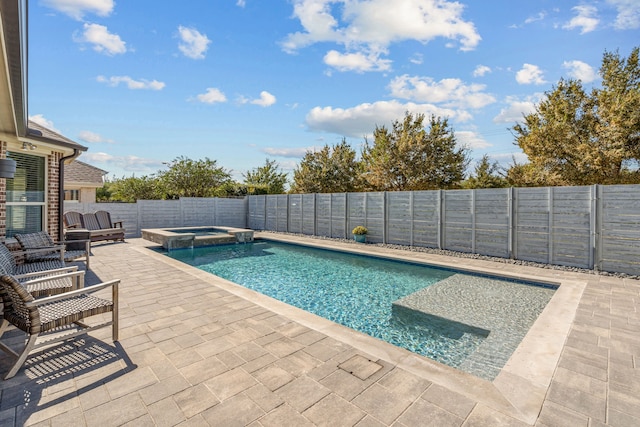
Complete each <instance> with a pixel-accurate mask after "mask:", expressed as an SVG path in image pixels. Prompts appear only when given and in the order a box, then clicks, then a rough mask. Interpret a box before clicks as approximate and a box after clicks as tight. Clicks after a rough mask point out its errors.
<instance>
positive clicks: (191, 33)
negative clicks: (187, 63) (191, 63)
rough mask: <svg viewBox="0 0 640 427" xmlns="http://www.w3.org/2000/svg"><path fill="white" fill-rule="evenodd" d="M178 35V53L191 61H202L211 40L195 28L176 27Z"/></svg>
mask: <svg viewBox="0 0 640 427" xmlns="http://www.w3.org/2000/svg"><path fill="white" fill-rule="evenodd" d="M178 33H179V36H180V40H181V43H179V44H178V49H180V52H182V53H183V54H184V56H186V57H188V58H191V59H203V58H204V53H205V52H206V51H207V49H209V44H210V43H211V40H209V38H208V37H207V36H206V35H205V34H201V33H200V32H199V31H198V30H196V29H195V28H187V27H183V26H182V25H181V26H179V27H178Z"/></svg>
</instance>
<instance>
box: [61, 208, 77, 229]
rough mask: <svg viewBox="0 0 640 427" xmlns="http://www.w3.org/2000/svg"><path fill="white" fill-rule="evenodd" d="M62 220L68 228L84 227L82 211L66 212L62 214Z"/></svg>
mask: <svg viewBox="0 0 640 427" xmlns="http://www.w3.org/2000/svg"><path fill="white" fill-rule="evenodd" d="M62 220H63V222H64V227H65V228H67V229H71V228H82V214H81V213H80V212H74V211H69V212H65V213H64V214H63V215H62Z"/></svg>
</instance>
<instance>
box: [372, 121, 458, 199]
mask: <svg viewBox="0 0 640 427" xmlns="http://www.w3.org/2000/svg"><path fill="white" fill-rule="evenodd" d="M424 119H425V116H424V114H416V115H415V117H414V116H413V115H412V114H411V113H409V112H407V113H406V114H405V117H404V120H403V121H402V122H400V121H398V120H396V121H395V122H394V123H393V125H392V129H391V130H388V129H387V128H386V127H384V126H382V127H376V129H375V131H374V133H373V145H369V143H368V141H365V146H364V148H363V151H362V167H363V171H364V179H365V180H366V182H367V185H368V188H369V189H372V190H376V191H403V190H432V189H439V188H454V187H455V186H456V185H457V184H458V183H459V182H460V181H462V179H463V178H464V173H465V170H466V168H467V165H468V164H469V159H468V150H467V149H466V148H464V147H462V148H460V147H458V146H457V143H456V138H455V134H454V132H453V129H451V128H450V127H449V123H448V120H447V119H441V118H439V117H438V118H436V117H435V116H431V118H430V120H429V129H428V130H426V129H425V127H424V125H423V123H424Z"/></svg>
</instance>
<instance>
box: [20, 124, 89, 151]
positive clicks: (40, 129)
mask: <svg viewBox="0 0 640 427" xmlns="http://www.w3.org/2000/svg"><path fill="white" fill-rule="evenodd" d="M27 136H29V137H31V138H36V139H43V140H46V141H47V142H50V143H53V144H58V145H63V146H65V147H70V148H75V149H78V150H80V151H87V147H85V146H83V145H80V144H78V143H77V142H75V141H72V140H70V139H69V138H67V137H66V136H63V135H60V134H59V133H57V132H54V131H52V130H51V129H49V128H46V127H44V126H42V125H39V124H38V123H36V122H34V121H32V120H29V130H28V131H27Z"/></svg>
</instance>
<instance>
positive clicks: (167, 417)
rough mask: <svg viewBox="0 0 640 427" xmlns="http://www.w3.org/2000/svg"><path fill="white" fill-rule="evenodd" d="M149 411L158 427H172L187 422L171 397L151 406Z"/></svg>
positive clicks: (148, 408)
mask: <svg viewBox="0 0 640 427" xmlns="http://www.w3.org/2000/svg"><path fill="white" fill-rule="evenodd" d="M147 410H148V411H149V415H151V418H153V422H154V423H155V425H156V426H158V427H170V426H174V425H176V424H178V423H181V422H182V421H185V420H186V417H185V416H184V414H183V413H182V411H181V410H180V408H178V405H176V402H174V401H173V399H172V398H171V397H167V398H165V399H163V400H160V401H158V402H156V403H154V404H152V405H149V406H148V407H147Z"/></svg>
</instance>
